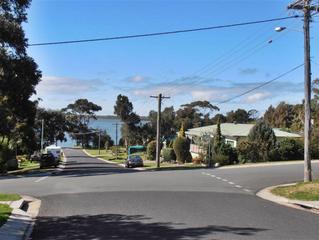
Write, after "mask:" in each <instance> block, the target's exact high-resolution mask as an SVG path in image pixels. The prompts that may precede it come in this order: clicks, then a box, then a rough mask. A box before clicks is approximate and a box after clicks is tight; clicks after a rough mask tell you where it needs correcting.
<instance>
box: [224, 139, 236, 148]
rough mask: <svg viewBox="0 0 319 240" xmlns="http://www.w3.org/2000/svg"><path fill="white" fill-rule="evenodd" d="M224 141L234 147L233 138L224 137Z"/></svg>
mask: <svg viewBox="0 0 319 240" xmlns="http://www.w3.org/2000/svg"><path fill="white" fill-rule="evenodd" d="M226 143H227V144H229V145H230V146H232V147H235V141H234V140H229V139H226Z"/></svg>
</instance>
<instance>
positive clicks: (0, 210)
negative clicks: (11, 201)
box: [0, 204, 12, 227]
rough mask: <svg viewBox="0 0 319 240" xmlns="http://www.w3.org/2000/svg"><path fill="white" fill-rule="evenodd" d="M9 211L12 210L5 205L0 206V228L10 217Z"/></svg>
mask: <svg viewBox="0 0 319 240" xmlns="http://www.w3.org/2000/svg"><path fill="white" fill-rule="evenodd" d="M11 211H12V208H10V207H9V206H8V205H7V204H0V227H1V226H2V225H3V224H5V223H6V221H7V220H8V218H9V217H10V214H11Z"/></svg>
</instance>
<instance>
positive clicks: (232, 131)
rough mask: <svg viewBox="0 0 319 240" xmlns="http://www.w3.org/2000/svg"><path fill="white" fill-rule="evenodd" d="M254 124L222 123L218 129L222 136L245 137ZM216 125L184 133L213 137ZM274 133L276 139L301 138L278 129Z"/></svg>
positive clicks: (192, 129)
mask: <svg viewBox="0 0 319 240" xmlns="http://www.w3.org/2000/svg"><path fill="white" fill-rule="evenodd" d="M254 125H255V124H242V123H222V124H220V129H221V132H222V135H224V136H231V137H247V136H248V134H249V132H250V130H251V129H252V128H253V126H254ZM216 128H217V125H210V126H205V127H199V128H191V129H188V131H186V134H187V135H193V136H202V135H205V134H211V135H214V134H215V132H216ZM273 130H274V133H275V135H276V137H286V138H289V137H291V138H299V137H301V136H300V135H299V134H296V133H290V132H286V131H282V130H280V129H278V128H274V129H273Z"/></svg>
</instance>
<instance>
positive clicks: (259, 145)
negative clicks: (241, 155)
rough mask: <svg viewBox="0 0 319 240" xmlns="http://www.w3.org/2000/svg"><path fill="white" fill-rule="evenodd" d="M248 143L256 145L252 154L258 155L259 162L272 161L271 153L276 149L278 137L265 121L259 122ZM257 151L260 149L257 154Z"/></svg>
mask: <svg viewBox="0 0 319 240" xmlns="http://www.w3.org/2000/svg"><path fill="white" fill-rule="evenodd" d="M248 141H249V142H250V143H251V144H253V145H255V149H252V152H253V153H254V154H256V153H257V155H256V156H257V159H256V160H257V161H269V160H270V157H269V155H270V151H271V150H273V149H274V148H275V147H276V136H275V133H274V131H273V130H272V128H271V127H269V126H268V124H266V123H265V122H263V121H259V122H257V123H256V124H255V126H254V127H253V128H252V129H251V130H250V132H249V134H248ZM256 149H258V151H257V152H256Z"/></svg>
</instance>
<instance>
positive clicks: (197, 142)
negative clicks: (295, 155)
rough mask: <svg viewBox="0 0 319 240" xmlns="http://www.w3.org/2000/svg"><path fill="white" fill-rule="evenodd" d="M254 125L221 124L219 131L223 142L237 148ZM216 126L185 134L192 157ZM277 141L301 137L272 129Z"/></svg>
mask: <svg viewBox="0 0 319 240" xmlns="http://www.w3.org/2000/svg"><path fill="white" fill-rule="evenodd" d="M253 126H254V124H239V123H222V124H220V129H221V133H222V135H223V136H224V137H225V142H226V143H228V144H230V145H232V146H233V147H235V148H236V147H237V143H238V141H239V140H240V139H243V138H246V137H247V136H248V134H249V132H250V130H251V129H252V128H253ZM216 129H217V125H210V126H205V127H198V128H191V129H188V131H186V132H185V134H186V136H187V137H188V138H189V139H191V147H190V151H191V153H192V155H193V156H196V155H197V154H198V153H200V152H201V151H202V149H201V147H200V146H201V142H203V141H206V142H209V140H207V139H209V138H214V134H215V133H216ZM273 131H274V133H275V135H276V138H277V139H283V138H300V137H301V136H300V135H299V134H296V133H290V132H286V131H282V130H280V129H278V128H274V129H273Z"/></svg>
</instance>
